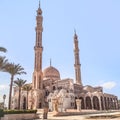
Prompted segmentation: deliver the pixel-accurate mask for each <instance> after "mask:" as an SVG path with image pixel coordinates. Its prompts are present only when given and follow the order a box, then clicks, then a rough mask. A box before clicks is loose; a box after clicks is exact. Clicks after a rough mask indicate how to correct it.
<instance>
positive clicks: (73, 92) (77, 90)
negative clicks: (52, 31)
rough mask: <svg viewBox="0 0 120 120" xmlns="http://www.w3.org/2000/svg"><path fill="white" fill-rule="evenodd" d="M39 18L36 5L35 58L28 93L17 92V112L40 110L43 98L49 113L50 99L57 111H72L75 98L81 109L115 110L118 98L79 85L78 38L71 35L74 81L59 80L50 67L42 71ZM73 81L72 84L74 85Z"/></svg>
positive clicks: (50, 107) (58, 73)
mask: <svg viewBox="0 0 120 120" xmlns="http://www.w3.org/2000/svg"><path fill="white" fill-rule="evenodd" d="M42 22H43V16H42V10H41V8H40V5H39V7H38V10H37V16H36V28H35V31H36V41H35V46H34V52H35V59H34V71H33V78H32V83H30V84H29V85H31V86H32V90H31V91H29V94H28V97H27V92H26V91H24V90H22V91H21V103H20V107H21V109H26V108H27V106H28V109H40V108H43V105H44V101H45V99H47V101H48V103H49V110H50V111H52V110H53V103H52V100H53V99H54V98H56V99H58V109H59V111H61V109H64V110H66V109H76V102H75V100H76V99H80V100H81V109H91V110H92V109H95V110H109V109H118V98H117V96H115V95H113V94H108V93H104V92H103V88H102V87H101V86H97V87H92V86H90V85H85V86H84V85H83V84H82V80H81V64H80V58H79V45H78V42H79V41H78V36H77V34H76V32H75V33H74V37H73V41H74V59H75V64H74V69H75V79H74V80H73V79H70V78H65V79H61V77H60V72H59V70H57V69H56V68H55V67H53V66H52V65H51V64H50V66H49V67H47V68H45V69H44V70H42V54H43V45H42V32H43V26H42V25H43V24H42ZM74 81H75V83H74ZM17 108H18V88H17V87H15V88H14V95H13V97H12V109H17Z"/></svg>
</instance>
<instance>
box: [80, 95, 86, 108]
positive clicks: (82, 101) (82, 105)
mask: <svg viewBox="0 0 120 120" xmlns="http://www.w3.org/2000/svg"><path fill="white" fill-rule="evenodd" d="M79 99H81V109H85V104H84V98H83V97H80V98H79Z"/></svg>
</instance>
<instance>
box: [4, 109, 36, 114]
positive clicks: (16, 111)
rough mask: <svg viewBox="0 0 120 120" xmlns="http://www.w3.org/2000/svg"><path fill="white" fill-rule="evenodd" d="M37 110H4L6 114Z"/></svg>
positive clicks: (34, 111)
mask: <svg viewBox="0 0 120 120" xmlns="http://www.w3.org/2000/svg"><path fill="white" fill-rule="evenodd" d="M36 112H37V110H4V114H21V113H24V114H27V113H36Z"/></svg>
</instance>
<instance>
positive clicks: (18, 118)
mask: <svg viewBox="0 0 120 120" xmlns="http://www.w3.org/2000/svg"><path fill="white" fill-rule="evenodd" d="M34 118H36V114H35V113H28V114H7V115H4V117H2V118H1V120H28V119H30V120H33V119H34Z"/></svg>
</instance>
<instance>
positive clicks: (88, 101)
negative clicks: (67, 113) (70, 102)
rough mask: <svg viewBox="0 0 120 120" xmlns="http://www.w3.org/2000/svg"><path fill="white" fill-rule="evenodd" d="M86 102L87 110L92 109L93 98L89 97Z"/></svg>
mask: <svg viewBox="0 0 120 120" xmlns="http://www.w3.org/2000/svg"><path fill="white" fill-rule="evenodd" d="M85 101H86V109H92V104H91V98H90V97H88V96H87V97H86V100H85Z"/></svg>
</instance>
